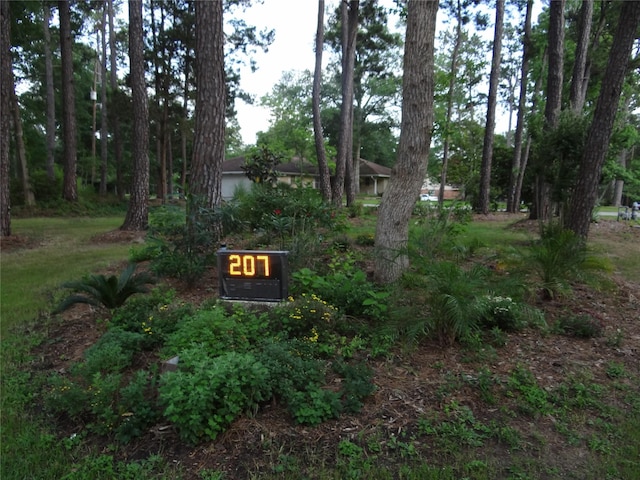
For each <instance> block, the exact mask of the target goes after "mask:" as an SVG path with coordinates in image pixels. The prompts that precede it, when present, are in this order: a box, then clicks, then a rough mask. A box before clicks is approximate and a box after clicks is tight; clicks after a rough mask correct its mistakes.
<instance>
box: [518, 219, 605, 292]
mask: <svg viewBox="0 0 640 480" xmlns="http://www.w3.org/2000/svg"><path fill="white" fill-rule="evenodd" d="M526 266H528V267H529V268H531V269H532V270H533V271H534V272H535V273H536V274H537V276H538V279H539V282H540V285H539V286H540V290H541V294H542V297H543V298H544V299H546V300H550V299H552V298H555V297H557V296H563V295H568V294H569V293H571V283H572V282H574V281H583V280H588V279H589V277H592V276H594V274H596V273H598V272H600V273H601V272H604V271H607V270H608V268H609V266H608V264H607V262H606V259H603V258H601V259H599V258H598V257H596V256H594V255H592V254H591V253H590V252H589V250H588V248H587V245H586V243H585V241H584V240H583V239H582V238H581V237H579V236H578V235H576V234H575V233H573V232H572V231H570V230H566V229H563V228H562V226H561V225H557V224H551V225H549V226H547V227H545V228H544V229H543V230H542V234H541V238H540V241H539V242H537V243H535V244H533V245H532V246H531V249H530V251H529V254H528V255H527V256H526Z"/></svg>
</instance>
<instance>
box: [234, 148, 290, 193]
mask: <svg viewBox="0 0 640 480" xmlns="http://www.w3.org/2000/svg"><path fill="white" fill-rule="evenodd" d="M281 161H282V156H281V155H277V154H275V153H273V152H272V151H270V150H269V148H268V147H267V146H266V145H264V144H263V145H260V146H258V147H256V148H255V151H253V152H251V153H250V154H249V155H248V156H247V158H246V160H245V164H244V165H243V166H242V167H241V168H242V170H244V173H245V175H246V176H247V178H248V179H249V180H251V181H252V182H254V183H263V184H265V183H266V184H268V185H274V184H275V183H276V182H277V181H278V172H277V170H276V167H277V166H278V164H279V163H280V162H281Z"/></svg>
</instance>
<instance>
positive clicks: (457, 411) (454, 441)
mask: <svg viewBox="0 0 640 480" xmlns="http://www.w3.org/2000/svg"><path fill="white" fill-rule="evenodd" d="M418 430H419V431H420V433H422V434H424V435H429V436H434V437H435V439H436V441H437V442H438V443H439V444H440V445H441V446H443V447H446V448H447V449H449V450H450V451H459V449H460V447H461V446H469V447H481V446H482V445H483V444H484V441H485V439H486V438H487V437H488V434H489V433H490V429H489V428H488V427H487V426H486V425H484V424H482V423H481V422H479V421H478V420H477V419H476V418H475V416H474V414H473V411H472V410H471V409H470V408H469V407H467V406H466V405H460V404H458V403H457V402H455V401H452V402H450V403H448V404H446V405H445V406H444V411H443V414H442V416H441V418H440V416H438V415H436V416H435V417H434V418H428V417H423V418H421V419H420V420H418Z"/></svg>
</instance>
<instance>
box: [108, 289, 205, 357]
mask: <svg viewBox="0 0 640 480" xmlns="http://www.w3.org/2000/svg"><path fill="white" fill-rule="evenodd" d="M175 295H176V293H175V291H173V290H165V289H161V288H156V289H154V290H152V291H151V292H150V293H149V294H148V295H144V296H137V297H134V298H132V299H131V300H130V301H128V302H127V303H126V304H124V305H123V306H121V307H119V308H116V309H115V310H114V311H113V314H112V315H111V319H110V320H109V326H110V327H111V328H120V329H122V330H126V331H128V332H136V333H141V334H143V337H144V339H143V343H142V346H143V347H144V348H146V349H150V348H154V347H156V346H158V345H162V344H164V342H165V341H166V339H167V336H168V335H170V334H171V333H173V332H174V331H175V330H176V328H177V327H178V325H179V324H180V322H181V321H182V320H183V319H184V318H187V317H190V316H191V315H193V313H194V308H193V306H192V305H191V304H188V303H181V302H180V303H177V302H175Z"/></svg>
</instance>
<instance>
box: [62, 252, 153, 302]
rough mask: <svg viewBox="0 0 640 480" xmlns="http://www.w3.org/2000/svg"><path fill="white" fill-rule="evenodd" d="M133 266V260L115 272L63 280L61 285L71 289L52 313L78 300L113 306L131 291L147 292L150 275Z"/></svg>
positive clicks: (130, 294) (129, 294)
mask: <svg viewBox="0 0 640 480" xmlns="http://www.w3.org/2000/svg"><path fill="white" fill-rule="evenodd" d="M135 270H136V264H135V263H131V264H129V265H128V266H127V268H125V269H124V270H123V271H122V273H121V274H120V275H119V276H116V275H111V276H109V277H107V276H105V275H89V276H87V277H84V278H83V279H82V280H75V281H71V282H66V283H63V284H62V287H63V288H66V289H70V290H72V291H73V293H71V294H70V295H69V296H67V297H66V298H65V299H64V300H62V302H60V304H59V305H58V306H57V307H56V308H55V309H54V311H53V313H54V314H57V313H62V312H64V311H65V310H68V309H69V308H71V307H72V306H73V305H76V304H78V303H84V304H88V305H92V306H94V307H98V308H106V309H108V310H113V309H114V308H117V307H120V306H122V305H123V304H124V303H125V302H126V301H127V299H128V298H129V297H131V296H132V295H135V294H136V293H147V292H148V291H149V289H148V287H147V285H149V284H153V283H155V280H154V278H153V277H152V276H151V275H150V274H149V273H148V272H141V273H137V274H136V273H135Z"/></svg>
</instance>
